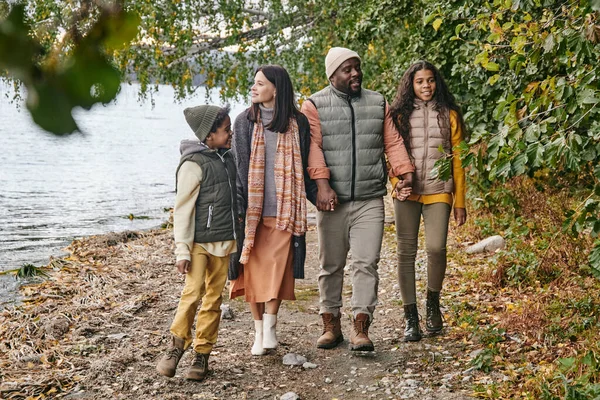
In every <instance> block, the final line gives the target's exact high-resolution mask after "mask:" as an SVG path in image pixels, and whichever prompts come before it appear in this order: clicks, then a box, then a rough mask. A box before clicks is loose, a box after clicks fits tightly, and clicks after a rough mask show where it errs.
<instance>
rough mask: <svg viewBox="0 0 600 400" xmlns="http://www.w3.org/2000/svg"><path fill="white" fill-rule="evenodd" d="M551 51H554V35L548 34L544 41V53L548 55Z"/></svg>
mask: <svg viewBox="0 0 600 400" xmlns="http://www.w3.org/2000/svg"><path fill="white" fill-rule="evenodd" d="M552 50H554V35H553V34H552V33H550V34H549V35H548V36H546V39H545V40H544V52H545V53H550V52H551V51H552Z"/></svg>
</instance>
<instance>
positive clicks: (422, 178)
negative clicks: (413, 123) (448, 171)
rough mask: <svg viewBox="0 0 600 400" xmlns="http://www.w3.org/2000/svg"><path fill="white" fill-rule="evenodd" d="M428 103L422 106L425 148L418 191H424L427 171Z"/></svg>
mask: <svg viewBox="0 0 600 400" xmlns="http://www.w3.org/2000/svg"><path fill="white" fill-rule="evenodd" d="M428 104H429V103H425V105H424V107H423V117H424V119H423V130H424V132H423V134H424V137H425V141H424V143H425V146H424V147H425V148H424V155H423V161H422V164H421V185H420V186H421V190H420V193H423V192H424V191H425V177H426V175H427V171H426V169H427V168H425V166H426V165H427V155H428V154H427V153H429V145H428V143H429V107H428Z"/></svg>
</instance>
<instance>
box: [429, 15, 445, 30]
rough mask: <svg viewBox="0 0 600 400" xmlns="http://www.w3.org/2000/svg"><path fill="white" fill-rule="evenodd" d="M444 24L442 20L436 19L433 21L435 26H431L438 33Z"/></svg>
mask: <svg viewBox="0 0 600 400" xmlns="http://www.w3.org/2000/svg"><path fill="white" fill-rule="evenodd" d="M442 22H444V20H443V19H442V18H436V20H435V21H433V24H431V26H432V27H433V29H435V31H436V32H437V30H438V29H440V26H442Z"/></svg>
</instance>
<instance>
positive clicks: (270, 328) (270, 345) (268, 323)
mask: <svg viewBox="0 0 600 400" xmlns="http://www.w3.org/2000/svg"><path fill="white" fill-rule="evenodd" d="M263 326H264V331H263V342H262V344H263V348H265V349H276V348H277V334H276V332H275V330H276V328H277V314H263Z"/></svg>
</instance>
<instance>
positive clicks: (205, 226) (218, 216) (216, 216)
mask: <svg viewBox="0 0 600 400" xmlns="http://www.w3.org/2000/svg"><path fill="white" fill-rule="evenodd" d="M186 161H193V162H195V163H197V164H198V165H199V166H200V168H202V183H201V184H200V193H199V194H198V198H197V199H196V221H195V222H196V228H195V234H194V243H210V242H220V241H223V240H233V239H235V237H236V235H235V224H236V222H235V215H236V210H237V204H236V202H237V200H236V196H235V176H236V175H235V174H236V171H235V161H234V159H233V155H232V154H231V150H227V151H226V152H224V153H223V154H220V153H218V152H217V151H214V150H205V151H202V152H199V153H193V154H190V155H187V156H184V157H182V158H181V160H180V162H179V167H177V173H178V172H179V168H181V165H182V164H183V163H184V162H186ZM177 173H176V174H177ZM176 176H177V175H176Z"/></svg>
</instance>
